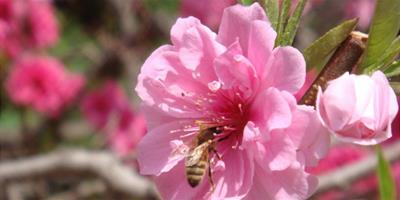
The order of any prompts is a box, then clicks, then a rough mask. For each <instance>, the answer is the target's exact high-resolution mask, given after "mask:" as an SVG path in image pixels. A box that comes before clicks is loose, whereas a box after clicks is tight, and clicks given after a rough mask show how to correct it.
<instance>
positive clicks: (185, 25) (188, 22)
mask: <svg viewBox="0 0 400 200" xmlns="http://www.w3.org/2000/svg"><path fill="white" fill-rule="evenodd" d="M199 25H201V23H200V20H198V19H196V18H194V17H187V18H178V19H177V20H176V22H175V24H174V25H173V26H172V28H171V33H170V34H171V41H172V44H173V45H174V46H177V47H180V46H181V45H182V44H183V42H182V38H183V35H184V34H185V33H186V31H187V30H188V29H190V28H192V27H195V26H199Z"/></svg>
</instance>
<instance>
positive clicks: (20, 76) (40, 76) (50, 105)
mask: <svg viewBox="0 0 400 200" xmlns="http://www.w3.org/2000/svg"><path fill="white" fill-rule="evenodd" d="M83 83H84V79H83V77H81V76H79V75H76V74H71V73H69V72H67V71H66V70H65V69H64V66H63V64H61V63H60V62H59V61H58V60H56V59H55V58H51V57H25V58H22V59H21V60H18V61H17V62H16V64H15V66H14V67H13V68H12V71H11V73H10V75H9V77H8V78H7V80H6V82H5V87H6V90H7V93H8V95H9V96H10V98H11V100H12V101H13V102H14V103H16V104H19V105H22V106H32V107H33V108H34V109H36V110H37V111H39V112H41V113H44V114H45V115H47V116H49V117H57V116H58V115H59V114H60V111H61V109H62V108H63V107H64V106H65V105H67V104H68V103H69V102H70V101H71V100H73V98H74V97H75V96H76V94H77V92H78V91H79V90H80V88H81V87H82V86H83Z"/></svg>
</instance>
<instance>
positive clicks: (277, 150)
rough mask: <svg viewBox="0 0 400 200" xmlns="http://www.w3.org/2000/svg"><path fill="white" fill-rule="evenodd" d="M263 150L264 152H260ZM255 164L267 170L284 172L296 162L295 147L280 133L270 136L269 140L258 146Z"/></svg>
mask: <svg viewBox="0 0 400 200" xmlns="http://www.w3.org/2000/svg"><path fill="white" fill-rule="evenodd" d="M262 148H264V149H265V150H262ZM259 151H260V152H264V151H265V152H264V153H263V154H261V153H260V157H258V158H259V159H258V160H257V162H258V163H259V164H260V165H262V166H263V167H265V168H266V169H268V170H271V171H276V170H284V169H286V168H288V167H289V166H290V165H291V164H292V163H293V162H294V161H295V160H296V147H295V146H294V144H293V143H292V141H291V139H290V138H289V137H288V136H286V135H285V134H284V133H282V132H281V131H277V132H276V133H272V134H271V138H270V140H268V141H267V142H265V143H264V144H263V147H261V146H259Z"/></svg>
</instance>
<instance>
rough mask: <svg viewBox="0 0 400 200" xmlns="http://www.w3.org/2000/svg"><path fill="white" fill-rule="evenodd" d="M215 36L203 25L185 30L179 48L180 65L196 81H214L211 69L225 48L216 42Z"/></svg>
mask: <svg viewBox="0 0 400 200" xmlns="http://www.w3.org/2000/svg"><path fill="white" fill-rule="evenodd" d="M215 38H216V35H215V33H213V32H212V31H211V30H210V29H208V28H207V27H206V26H203V25H197V26H194V27H191V28H189V29H188V30H185V33H184V34H183V35H182V44H181V45H180V48H179V58H180V61H181V62H182V64H183V65H184V66H185V67H186V68H187V69H189V70H191V71H193V72H194V73H195V74H196V79H199V80H200V81H201V82H203V83H208V82H211V81H213V80H216V77H215V74H214V71H213V70H210V68H212V65H213V62H214V59H215V58H216V57H217V56H218V55H220V54H221V53H222V52H224V51H225V47H224V46H222V45H221V44H219V43H218V42H217V41H216V40H215Z"/></svg>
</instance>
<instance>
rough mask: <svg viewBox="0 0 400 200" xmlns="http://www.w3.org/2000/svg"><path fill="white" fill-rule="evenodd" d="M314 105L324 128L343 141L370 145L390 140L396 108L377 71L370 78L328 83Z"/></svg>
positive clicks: (347, 76) (351, 77) (347, 77)
mask: <svg viewBox="0 0 400 200" xmlns="http://www.w3.org/2000/svg"><path fill="white" fill-rule="evenodd" d="M316 104H317V110H318V115H319V116H320V119H321V120H322V122H323V123H324V125H325V126H326V127H327V128H328V129H329V130H330V131H331V132H332V133H334V134H335V135H336V136H337V137H338V138H340V139H342V140H345V141H348V142H354V143H357V144H361V145H372V144H377V143H380V142H382V141H384V140H386V139H388V138H390V137H391V136H392V133H391V123H392V121H393V119H394V118H395V116H396V114H397V110H398V105H397V100H396V95H395V93H394V91H393V89H392V88H391V87H390V85H389V82H388V80H387V79H386V77H385V75H384V74H383V73H382V72H380V71H377V72H375V73H374V74H373V75H372V76H371V77H368V76H366V75H359V76H358V75H354V74H351V75H350V74H349V73H345V74H343V75H342V76H341V77H339V78H337V79H335V80H333V81H330V82H329V83H328V87H327V89H326V90H325V91H324V92H322V91H321V89H320V90H319V92H318V97H317V103H316Z"/></svg>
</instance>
